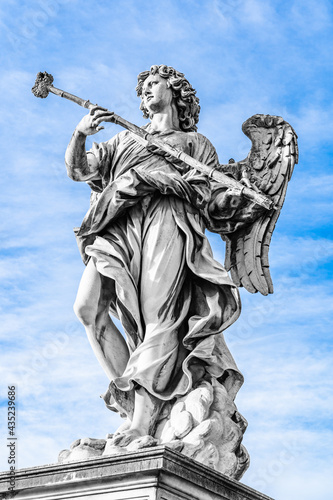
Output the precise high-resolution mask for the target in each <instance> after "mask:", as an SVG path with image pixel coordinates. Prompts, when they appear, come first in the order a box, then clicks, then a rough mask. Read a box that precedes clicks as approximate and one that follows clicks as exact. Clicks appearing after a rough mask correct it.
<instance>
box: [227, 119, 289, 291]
mask: <svg viewBox="0 0 333 500" xmlns="http://www.w3.org/2000/svg"><path fill="white" fill-rule="evenodd" d="M242 129H243V132H244V133H245V135H246V136H248V137H249V139H251V141H252V148H251V151H250V153H249V155H248V157H247V158H246V160H244V161H242V162H239V164H238V166H239V168H240V169H241V170H243V172H246V176H247V178H248V179H249V181H250V184H251V185H252V187H256V188H258V189H259V190H260V191H261V192H263V193H265V194H267V195H269V196H270V197H271V198H272V199H273V201H274V204H275V208H274V209H273V210H270V211H266V212H265V213H263V214H262V215H260V216H259V218H255V216H254V220H253V221H252V222H250V223H248V224H247V225H245V227H242V228H241V229H237V230H236V231H234V232H233V233H229V234H223V235H222V237H223V239H224V240H225V241H226V258H225V266H226V268H227V270H228V271H230V273H231V277H232V280H233V281H234V283H235V284H236V285H238V286H244V287H245V288H246V289H247V290H248V291H249V292H251V293H256V292H258V291H259V292H260V293H262V294H263V295H268V294H269V293H273V283H272V279H271V276H270V272H269V262H268V251H269V245H270V241H271V237H272V233H273V230H274V227H275V224H276V221H277V219H278V217H279V215H280V212H281V208H282V205H283V202H284V199H285V196H286V191H287V186H288V182H289V180H290V178H291V175H292V173H293V168H294V165H295V163H297V161H298V147H297V135H296V133H295V131H294V130H293V128H292V127H291V126H290V125H289V123H287V122H285V121H284V120H283V119H282V118H281V117H280V116H270V115H254V116H252V117H251V118H249V119H248V120H247V121H246V122H244V124H243V127H242ZM236 166H237V165H235V167H236Z"/></svg>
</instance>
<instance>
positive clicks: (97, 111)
mask: <svg viewBox="0 0 333 500" xmlns="http://www.w3.org/2000/svg"><path fill="white" fill-rule="evenodd" d="M113 121H114V113H113V111H108V110H107V109H105V108H102V107H101V106H94V107H93V108H92V109H91V110H90V111H89V113H88V114H87V115H86V116H84V117H83V118H82V120H81V121H80V123H79V124H78V126H77V127H76V130H77V131H78V132H81V134H83V135H86V136H87V135H94V134H97V132H99V131H100V130H102V129H103V128H104V127H100V124H101V123H102V122H113Z"/></svg>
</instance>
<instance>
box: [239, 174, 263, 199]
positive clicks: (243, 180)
mask: <svg viewBox="0 0 333 500" xmlns="http://www.w3.org/2000/svg"><path fill="white" fill-rule="evenodd" d="M239 182H240V183H241V184H243V186H245V187H248V188H250V189H253V191H256V192H257V193H259V192H260V190H259V189H258V187H257V186H256V185H255V184H254V183H252V184H251V181H250V177H249V174H248V172H247V171H246V170H243V171H242V177H241V179H240V181H239Z"/></svg>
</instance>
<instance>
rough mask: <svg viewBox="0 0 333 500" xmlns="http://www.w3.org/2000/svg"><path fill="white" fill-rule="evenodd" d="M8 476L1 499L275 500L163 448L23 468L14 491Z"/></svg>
mask: <svg viewBox="0 0 333 500" xmlns="http://www.w3.org/2000/svg"><path fill="white" fill-rule="evenodd" d="M9 478H10V477H9V473H8V472H3V473H1V474H0V499H1V500H4V499H10V498H15V500H18V499H21V498H22V499H23V498H24V499H31V500H39V499H40V500H46V499H47V500H58V499H59V500H60V499H61V500H70V499H75V500H272V499H270V498H269V497H267V496H266V495H263V494H262V493H259V492H257V491H255V490H253V489H252V488H249V487H248V486H245V485H244V484H242V483H239V482H237V481H234V480H232V479H229V478H227V477H226V476H224V475H222V474H220V473H218V472H215V471H214V470H212V469H209V468H208V467H205V466H204V465H201V464H200V463H198V462H196V461H195V460H192V459H190V458H187V457H185V456H183V455H182V454H180V453H177V452H174V451H171V450H170V449H168V448H165V447H162V446H159V447H155V448H149V449H145V450H143V451H141V452H136V453H126V454H125V455H121V456H112V457H111V456H109V457H99V458H91V459H87V460H84V461H81V462H70V463H67V464H51V465H45V466H40V467H33V468H29V469H20V470H18V471H16V475H15V491H14V492H10V491H8V486H9Z"/></svg>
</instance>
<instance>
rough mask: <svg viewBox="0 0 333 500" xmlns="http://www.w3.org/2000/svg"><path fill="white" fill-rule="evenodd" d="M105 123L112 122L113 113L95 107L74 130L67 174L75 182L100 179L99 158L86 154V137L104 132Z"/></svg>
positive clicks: (68, 155) (69, 149)
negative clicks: (103, 123)
mask: <svg viewBox="0 0 333 500" xmlns="http://www.w3.org/2000/svg"><path fill="white" fill-rule="evenodd" d="M103 121H107V122H112V121H113V113H112V112H110V111H107V110H105V109H104V108H101V107H99V106H95V107H94V108H92V109H91V110H90V112H89V113H88V114H87V115H86V116H84V117H83V118H82V120H81V121H80V123H79V124H78V125H77V127H76V129H75V130H74V133H73V135H72V138H71V140H70V143H69V144H68V147H67V150H66V154H65V163H66V168H67V174H68V176H69V177H70V178H71V179H73V180H74V181H91V180H93V179H97V178H98V177H99V172H98V161H97V158H96V157H95V156H94V155H92V154H87V153H86V137H87V136H88V135H93V134H96V133H97V132H99V131H100V130H102V129H103V128H104V127H101V126H100V124H101V123H102V122H103Z"/></svg>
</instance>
